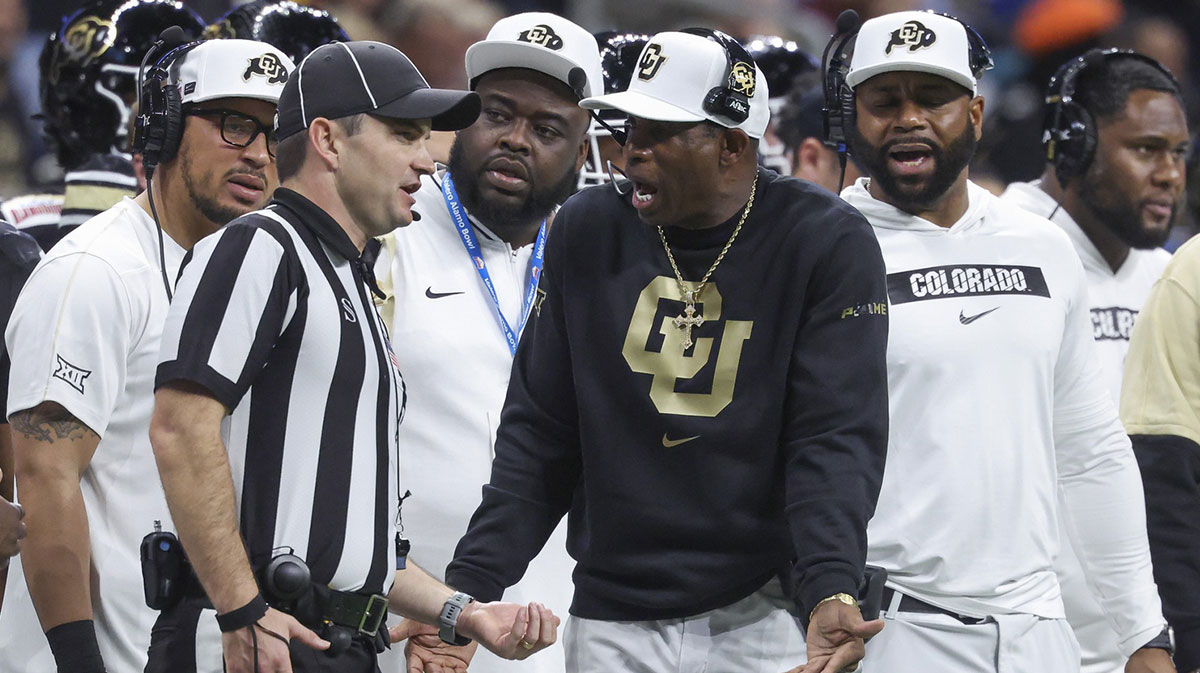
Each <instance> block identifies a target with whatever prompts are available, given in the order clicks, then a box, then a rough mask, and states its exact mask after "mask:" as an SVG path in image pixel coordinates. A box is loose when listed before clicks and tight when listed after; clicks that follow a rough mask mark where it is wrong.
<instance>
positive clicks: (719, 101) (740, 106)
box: [680, 28, 758, 125]
mask: <svg viewBox="0 0 1200 673" xmlns="http://www.w3.org/2000/svg"><path fill="white" fill-rule="evenodd" d="M680 32H683V33H691V34H692V35H699V36H700V37H706V38H708V39H710V40H712V41H713V42H716V43H717V44H719V45H721V48H722V49H724V50H725V64H726V65H725V76H724V78H723V79H724V81H725V85H724V86H715V87H713V88H712V89H710V90H709V91H708V93H707V94H705V96H704V103H703V105H702V107H703V108H704V111H705V112H707V113H709V114H711V115H714V116H717V117H725V118H726V119H728V120H730V121H732V122H733V123H734V124H735V125H736V124H741V123H742V122H744V121H746V119H747V118H749V117H750V97H751V96H753V95H754V87H755V85H756V82H757V79H758V76H757V71H756V69H755V63H754V57H753V56H751V55H750V52H748V51H746V48H745V47H743V46H742V45H741V44H740V43H739V42H738V41H737V40H735V39H733V38H732V37H730V36H729V35H726V34H725V33H722V32H721V31H719V30H713V29H711V28H684V29H683V30H682V31H680Z"/></svg>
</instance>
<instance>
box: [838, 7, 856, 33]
mask: <svg viewBox="0 0 1200 673" xmlns="http://www.w3.org/2000/svg"><path fill="white" fill-rule="evenodd" d="M861 26H862V19H861V18H859V16H858V12H856V11H854V10H853V9H847V10H845V11H843V12H842V13H841V14H838V18H837V22H836V23H835V24H834V28H835V29H836V30H837V32H838V34H843V33H850V32H854V31H856V30H858V29H859V28H860V27H861Z"/></svg>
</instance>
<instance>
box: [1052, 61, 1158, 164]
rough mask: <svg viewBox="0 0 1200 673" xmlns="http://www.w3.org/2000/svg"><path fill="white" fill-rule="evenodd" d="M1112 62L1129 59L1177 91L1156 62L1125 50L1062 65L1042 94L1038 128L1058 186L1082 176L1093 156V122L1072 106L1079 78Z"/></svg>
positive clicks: (1083, 110)
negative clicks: (1159, 75) (1043, 101)
mask: <svg viewBox="0 0 1200 673" xmlns="http://www.w3.org/2000/svg"><path fill="white" fill-rule="evenodd" d="M1112 58H1130V59H1134V60H1138V61H1141V62H1143V63H1146V64H1149V65H1151V66H1153V67H1154V68H1155V69H1156V70H1158V71H1159V72H1161V73H1162V74H1164V75H1166V76H1167V78H1168V79H1169V80H1170V81H1171V83H1172V84H1174V85H1175V88H1176V90H1179V89H1180V86H1179V80H1177V79H1175V76H1174V75H1172V74H1171V71H1170V70H1167V69H1166V68H1165V67H1164V66H1163V65H1162V64H1161V63H1159V62H1158V61H1156V60H1154V59H1152V58H1150V57H1149V56H1146V55H1144V54H1139V53H1137V52H1135V51H1130V50H1128V49H1104V50H1099V49H1092V50H1090V51H1088V52H1087V53H1086V54H1083V55H1082V56H1080V57H1078V58H1075V59H1072V60H1070V61H1068V62H1066V63H1064V64H1063V65H1062V67H1060V68H1059V69H1058V72H1056V73H1054V77H1052V78H1050V85H1049V86H1048V87H1047V90H1046V105H1047V108H1046V117H1045V121H1044V123H1043V125H1042V144H1043V145H1044V146H1045V148H1046V161H1048V162H1050V163H1051V164H1052V165H1053V166H1054V171H1055V174H1056V175H1057V176H1058V179H1059V182H1060V183H1062V184H1064V185H1065V184H1066V183H1067V182H1068V181H1069V180H1071V179H1072V178H1075V177H1078V176H1080V175H1083V173H1084V171H1086V170H1087V168H1088V166H1089V165H1091V163H1092V159H1093V158H1094V157H1095V156H1096V145H1097V143H1098V142H1099V138H1098V136H1097V132H1096V120H1095V119H1094V118H1093V117H1092V113H1090V112H1088V110H1087V108H1085V107H1084V106H1083V105H1081V104H1080V103H1077V102H1075V91H1076V86H1077V85H1078V82H1079V77H1080V75H1082V74H1083V72H1084V71H1086V70H1087V69H1088V68H1098V67H1100V66H1101V65H1102V64H1103V63H1104V62H1105V61H1108V60H1109V59H1112Z"/></svg>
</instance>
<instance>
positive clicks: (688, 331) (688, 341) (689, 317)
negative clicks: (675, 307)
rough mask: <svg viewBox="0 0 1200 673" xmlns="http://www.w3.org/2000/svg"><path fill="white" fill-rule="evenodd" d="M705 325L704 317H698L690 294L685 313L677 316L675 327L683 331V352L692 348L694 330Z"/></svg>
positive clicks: (684, 309) (684, 308)
mask: <svg viewBox="0 0 1200 673" xmlns="http://www.w3.org/2000/svg"><path fill="white" fill-rule="evenodd" d="M703 324H704V316H702V315H696V305H695V304H694V303H693V297H692V293H690V292H689V293H688V297H687V305H685V306H684V307H683V313H682V314H680V315H677V316H675V326H676V327H678V328H679V329H681V330H683V350H685V351H686V350H687V349H689V348H691V347H692V328H693V327H699V326H701V325H703Z"/></svg>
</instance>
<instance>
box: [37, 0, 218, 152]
mask: <svg viewBox="0 0 1200 673" xmlns="http://www.w3.org/2000/svg"><path fill="white" fill-rule="evenodd" d="M169 26H179V27H180V28H182V29H183V33H184V36H185V37H186V38H187V39H189V40H193V39H196V38H198V37H199V36H200V33H201V32H202V31H203V30H204V21H203V20H202V19H201V18H200V16H199V15H198V14H196V13H195V12H193V11H191V10H190V9H187V8H186V7H184V6H183V3H182V2H179V0H96V1H94V2H90V3H88V4H86V5H84V6H83V8H81V9H80V10H78V11H76V12H75V13H74V14H71V15H69V16H67V17H65V18H64V19H63V22H62V27H61V28H60V29H59V30H58V31H57V32H55V33H51V35H50V37H49V38H48V39H47V40H46V44H45V46H44V47H43V48H42V54H41V57H40V58H39V59H38V72H39V79H38V93H39V96H40V99H41V106H42V113H41V115H42V122H43V126H42V133H43V135H45V137H46V140H47V142H48V143H49V144H50V146H51V147H52V148H53V149H54V152H55V154H56V155H57V157H58V162H59V164H60V165H61V166H62V167H63V168H64V169H67V170H70V169H73V168H75V167H76V166H78V165H80V164H82V163H83V162H84V161H86V160H87V159H88V157H90V156H92V155H94V154H109V153H111V152H113V151H114V150H120V151H123V150H125V149H127V148H126V144H127V142H126V140H127V137H128V135H129V120H130V105H131V104H132V103H133V101H134V100H136V98H137V76H138V75H137V73H138V66H139V65H141V62H142V58H143V57H145V55H146V52H147V51H149V50H150V47H151V45H153V44H154V42H155V41H156V40H157V39H158V35H159V33H161V32H162V31H163V30H164V29H166V28H167V27H169Z"/></svg>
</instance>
